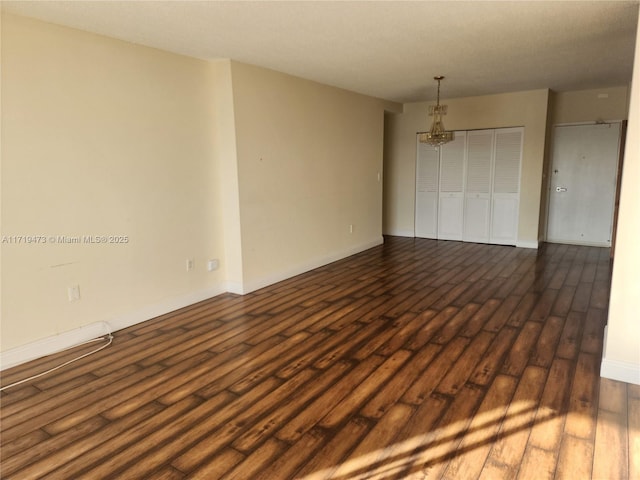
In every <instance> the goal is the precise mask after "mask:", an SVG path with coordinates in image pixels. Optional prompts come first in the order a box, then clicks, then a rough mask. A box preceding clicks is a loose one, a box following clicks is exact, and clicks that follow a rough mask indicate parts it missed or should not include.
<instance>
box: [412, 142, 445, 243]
mask: <svg viewBox="0 0 640 480" xmlns="http://www.w3.org/2000/svg"><path fill="white" fill-rule="evenodd" d="M416 141H417V139H416ZM417 144H418V145H417V158H416V223H415V224H416V237H422V238H438V177H439V171H440V153H439V152H438V150H437V149H436V148H434V147H433V146H431V145H428V144H426V143H420V142H419V141H417Z"/></svg>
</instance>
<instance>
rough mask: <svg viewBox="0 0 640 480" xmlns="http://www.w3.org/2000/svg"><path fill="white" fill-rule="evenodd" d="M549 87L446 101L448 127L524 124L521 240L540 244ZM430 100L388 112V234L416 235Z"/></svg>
mask: <svg viewBox="0 0 640 480" xmlns="http://www.w3.org/2000/svg"><path fill="white" fill-rule="evenodd" d="M548 97H549V91H548V90H531V91H526V92H516V93H505V94H500V95H489V96H481V97H468V98H456V99H446V100H443V101H442V102H441V103H444V104H446V105H448V114H447V115H446V116H445V118H444V124H445V127H446V128H447V129H448V130H473V129H481V128H501V127H516V126H524V127H525V132H524V146H523V159H522V177H521V178H522V179H521V194H520V214H519V216H520V218H519V227H518V241H519V243H520V244H523V245H527V246H535V245H537V242H538V238H539V233H538V224H539V209H540V195H541V185H542V183H541V182H542V167H543V159H544V154H545V137H546V124H547V109H548ZM427 105H428V103H422V102H421V103H410V104H405V106H404V113H401V114H388V115H387V118H386V126H387V128H386V131H385V144H386V145H385V164H384V167H385V185H384V187H385V205H384V232H385V233H388V234H392V235H406V236H413V234H414V216H415V162H416V132H418V131H425V130H428V129H429V127H430V124H429V122H430V120H429V117H428V116H427Z"/></svg>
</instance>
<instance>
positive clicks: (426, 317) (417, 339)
mask: <svg viewBox="0 0 640 480" xmlns="http://www.w3.org/2000/svg"><path fill="white" fill-rule="evenodd" d="M458 311H459V310H458V308H456V307H447V308H445V309H444V310H442V311H441V312H439V313H437V312H436V310H427V311H425V312H423V313H422V315H420V321H421V322H422V323H423V325H424V326H423V327H422V328H421V329H420V330H418V331H417V332H416V333H415V335H414V336H413V339H412V340H411V341H410V342H409V343H408V344H407V348H408V349H410V350H417V349H419V348H422V347H423V346H424V345H425V344H426V343H427V342H429V341H430V340H431V339H432V338H433V337H434V335H435V334H436V332H438V331H439V330H440V329H441V328H443V327H444V326H445V325H447V324H448V323H449V321H450V319H452V318H453V317H454V316H455V315H456V314H457V313H458Z"/></svg>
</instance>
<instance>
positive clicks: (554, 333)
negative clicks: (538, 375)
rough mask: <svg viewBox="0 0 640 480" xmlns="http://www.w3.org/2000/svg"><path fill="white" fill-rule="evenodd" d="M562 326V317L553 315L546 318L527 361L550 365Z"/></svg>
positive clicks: (545, 365)
mask: <svg viewBox="0 0 640 480" xmlns="http://www.w3.org/2000/svg"><path fill="white" fill-rule="evenodd" d="M563 327H564V319H563V318H560V317H555V316H550V317H548V318H547V320H546V321H545V322H544V326H543V327H542V331H541V332H540V336H539V337H538V341H537V342H536V344H535V346H534V347H533V350H532V352H531V358H530V360H529V363H531V364H532V365H538V366H539V367H545V368H549V367H550V366H551V362H552V361H553V358H554V356H555V354H556V346H557V344H558V341H559V340H560V335H561V333H562V329H563Z"/></svg>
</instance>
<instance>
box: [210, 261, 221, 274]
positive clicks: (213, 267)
mask: <svg viewBox="0 0 640 480" xmlns="http://www.w3.org/2000/svg"><path fill="white" fill-rule="evenodd" d="M219 266H220V262H219V261H218V259H217V258H212V259H211V260H209V261H208V262H207V270H208V271H210V272H213V271H214V270H217V269H218V267H219Z"/></svg>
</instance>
